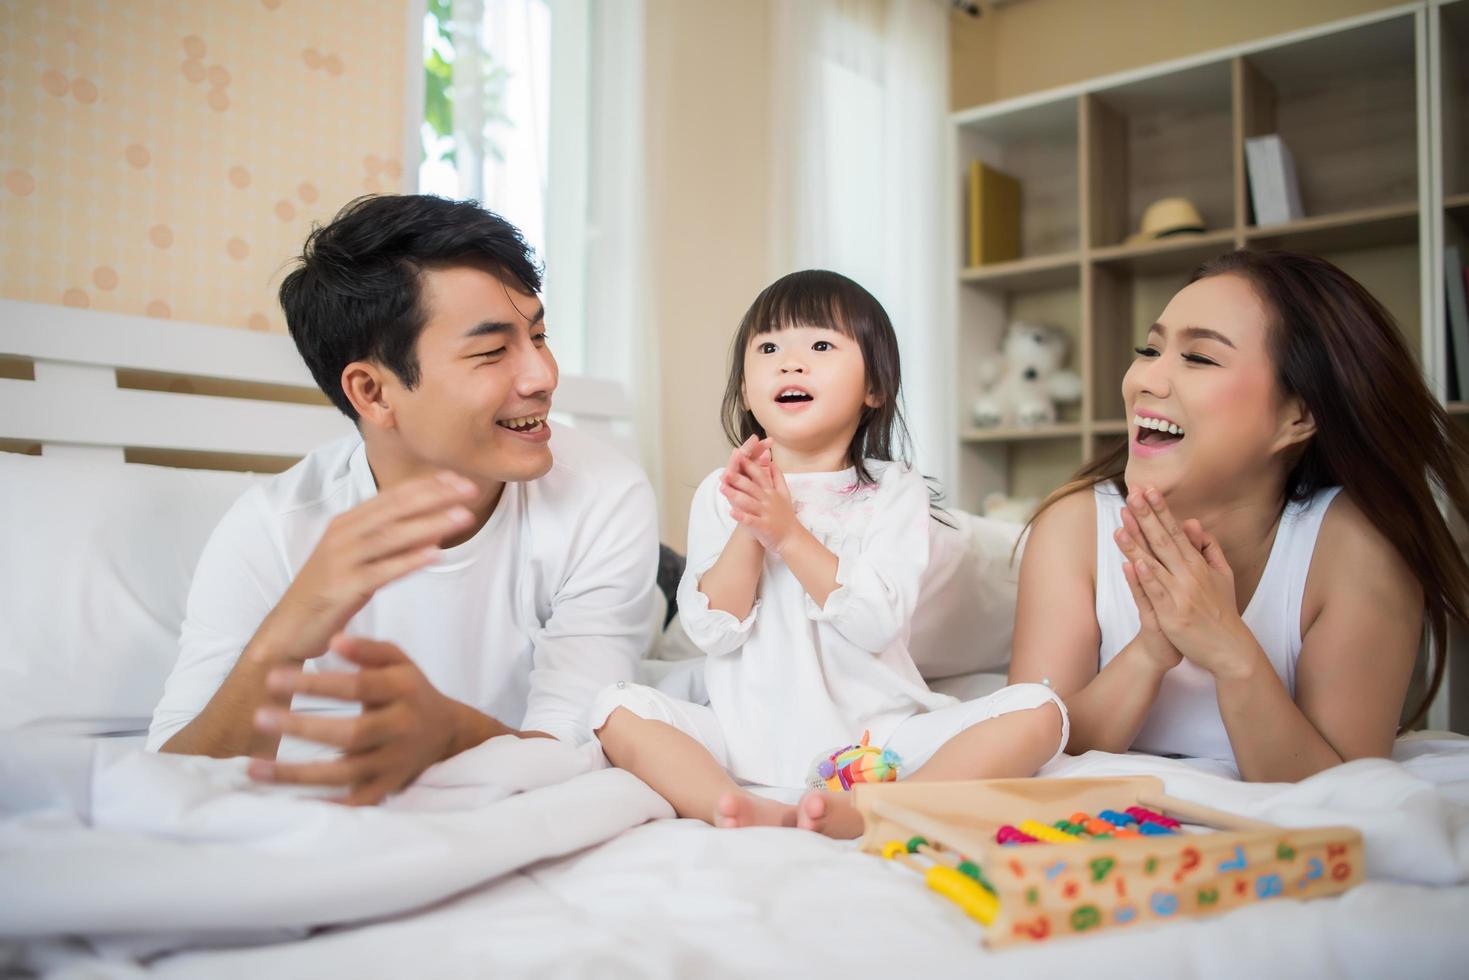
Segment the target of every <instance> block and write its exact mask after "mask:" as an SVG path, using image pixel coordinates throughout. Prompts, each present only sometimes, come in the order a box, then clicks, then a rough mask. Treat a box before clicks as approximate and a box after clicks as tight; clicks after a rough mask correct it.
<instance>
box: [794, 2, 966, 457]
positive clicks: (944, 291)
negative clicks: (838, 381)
mask: <svg viewBox="0 0 1469 980" xmlns="http://www.w3.org/2000/svg"><path fill="white" fill-rule="evenodd" d="M772 34H773V36H772V57H773V69H772V96H773V99H774V104H773V106H772V117H773V126H774V133H773V136H774V139H773V140H772V146H773V147H774V150H773V152H772V172H771V190H772V192H771V209H772V210H771V243H770V255H771V260H772V268H771V274H772V275H771V278H772V279H773V278H775V277H778V276H780V275H784V274H785V273H787V272H791V271H793V270H796V269H803V268H827V269H832V270H834V271H837V272H840V273H842V274H844V275H847V276H850V277H852V278H853V279H855V280H857V281H858V282H860V283H861V284H862V285H863V286H865V287H866V288H867V289H868V290H869V291H871V292H872V294H873V295H874V296H876V297H877V298H878V300H879V301H880V302H881V303H882V304H883V306H884V307H885V308H886V309H887V311H888V314H889V316H891V317H892V320H893V325H894V328H895V329H896V331H897V334H898V344H899V349H900V351H901V355H902V362H903V391H904V411H905V413H906V415H907V421H908V427H909V431H910V433H911V435H912V437H913V449H914V461H915V462H916V464H917V465H918V467H919V468H920V469H921V470H922V471H923V472H924V473H926V474H928V475H930V476H934V477H937V478H938V479H939V480H941V481H943V482H947V480H948V477H949V475H950V474H949V472H948V470H949V467H950V459H951V456H952V446H953V441H954V437H955V436H954V430H953V425H952V419H953V417H954V413H953V412H952V411H951V410H950V400H951V397H952V396H951V394H950V390H951V384H950V374H951V364H950V361H951V356H952V355H951V354H950V353H949V352H947V351H945V350H944V349H943V347H944V346H945V338H946V337H947V336H948V331H947V330H946V329H944V324H945V323H946V322H947V319H948V317H949V316H950V314H949V309H950V306H951V299H950V294H951V293H952V291H953V283H954V277H953V272H954V270H953V269H951V268H950V254H949V250H948V249H946V248H945V242H946V237H945V236H946V235H947V233H948V228H949V224H948V222H947V216H946V213H945V208H946V206H947V205H946V200H947V196H946V193H945V191H946V188H945V183H944V181H945V173H946V169H945V164H944V161H945V156H946V152H947V150H946V148H947V145H948V143H947V139H948V137H947V128H946V120H947V113H948V5H947V4H946V3H943V2H941V0H776V2H775V3H774V4H773V7H772Z"/></svg>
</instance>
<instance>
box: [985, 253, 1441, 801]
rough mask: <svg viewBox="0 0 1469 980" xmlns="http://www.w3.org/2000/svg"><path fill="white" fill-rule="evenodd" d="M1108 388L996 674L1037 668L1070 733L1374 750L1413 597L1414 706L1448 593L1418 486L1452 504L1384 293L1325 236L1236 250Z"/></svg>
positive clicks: (1288, 760) (1308, 765)
mask: <svg viewBox="0 0 1469 980" xmlns="http://www.w3.org/2000/svg"><path fill="white" fill-rule="evenodd" d="M1122 395H1123V400H1124V402H1125V404H1126V412H1127V418H1128V419H1129V420H1130V422H1129V426H1128V441H1127V444H1126V445H1125V446H1122V447H1120V448H1119V449H1118V450H1117V451H1115V452H1113V453H1112V454H1110V455H1109V456H1107V457H1106V458H1104V459H1101V460H1099V461H1097V462H1094V463H1092V464H1091V465H1089V466H1087V467H1085V468H1084V469H1083V470H1082V471H1081V472H1080V474H1079V475H1078V476H1077V478H1076V479H1075V480H1074V481H1073V482H1072V483H1070V484H1068V485H1067V486H1065V487H1063V488H1061V489H1060V490H1058V491H1057V492H1056V493H1055V494H1053V495H1052V497H1051V498H1050V499H1049V500H1048V501H1047V502H1046V503H1045V505H1044V506H1043V507H1042V509H1041V511H1040V512H1039V513H1038V514H1037V516H1036V518H1035V519H1034V523H1033V527H1032V530H1031V532H1030V539H1029V542H1028V544H1027V546H1026V550H1025V557H1024V560H1023V562H1022V565H1021V572H1020V599H1019V607H1018V611H1017V618H1016V625H1015V654H1014V660H1013V662H1012V666H1011V670H1010V678H1011V680H1012V681H1016V680H1035V681H1039V680H1042V679H1043V678H1045V679H1049V681H1050V682H1051V683H1052V684H1054V686H1055V689H1056V690H1057V691H1058V692H1059V693H1060V694H1061V695H1062V696H1063V697H1065V699H1066V703H1067V706H1068V708H1069V709H1070V716H1071V741H1070V744H1069V751H1071V752H1073V753H1076V752H1082V751H1085V750H1087V749H1093V748H1095V749H1104V750H1107V751H1111V752H1123V751H1126V750H1128V749H1130V748H1131V749H1138V750H1142V751H1145V752H1152V753H1157V754H1165V755H1182V756H1190V757H1197V758H1202V759H1211V760H1216V763H1218V764H1220V767H1221V768H1232V769H1234V770H1235V771H1237V772H1238V773H1239V774H1240V775H1241V776H1242V777H1243V778H1245V779H1251V780H1272V781H1292V780H1297V779H1301V778H1302V777H1305V776H1308V775H1310V774H1312V773H1315V772H1319V771H1320V770H1322V769H1325V768H1327V767H1329V766H1334V765H1336V764H1337V763H1340V762H1343V761H1346V760H1349V759H1356V758H1361V757H1363V756H1386V755H1388V754H1389V753H1390V752H1391V750H1392V745H1393V737H1394V734H1395V732H1396V730H1397V725H1398V720H1399V718H1400V717H1401V714H1402V710H1403V703H1404V700H1405V697H1406V693H1407V690H1408V684H1409V680H1410V678H1411V675H1412V673H1413V666H1414V661H1415V658H1416V656H1417V650H1418V646H1419V641H1420V638H1421V635H1422V631H1423V626H1424V620H1425V614H1426V617H1427V622H1428V625H1429V627H1430V629H1431V632H1432V636H1433V639H1434V645H1435V648H1436V651H1437V664H1438V665H1437V669H1436V670H1435V671H1434V673H1433V679H1432V682H1431V683H1430V685H1429V690H1428V696H1427V697H1426V698H1425V699H1424V705H1425V706H1426V705H1427V703H1428V700H1430V699H1431V698H1432V695H1433V692H1434V691H1435V690H1437V688H1438V685H1439V682H1440V680H1441V678H1442V673H1443V663H1444V642H1445V641H1444V628H1445V625H1446V621H1447V619H1448V618H1449V617H1453V618H1455V619H1457V620H1460V621H1462V620H1463V619H1464V616H1465V612H1466V597H1469V567H1466V565H1465V561H1464V556H1463V555H1462V554H1461V553H1460V551H1459V550H1458V548H1457V547H1456V545H1455V543H1454V540H1453V538H1452V536H1451V535H1450V533H1449V529H1448V527H1447V525H1446V523H1445V521H1444V518H1443V516H1442V514H1441V513H1440V511H1439V508H1438V505H1437V503H1436V501H1435V496H1434V495H1435V491H1437V492H1439V493H1441V494H1443V496H1444V498H1446V500H1447V501H1448V502H1449V503H1450V504H1451V505H1452V506H1453V508H1454V509H1455V510H1457V511H1458V512H1459V514H1460V515H1461V516H1464V515H1466V513H1469V495H1466V489H1465V483H1464V478H1463V472H1464V470H1463V466H1464V464H1465V461H1466V458H1469V456H1466V452H1465V448H1464V447H1465V441H1464V437H1463V436H1462V435H1461V434H1460V432H1459V430H1458V429H1457V428H1455V426H1454V425H1453V423H1452V422H1451V421H1450V419H1449V418H1448V417H1447V416H1446V415H1445V413H1444V411H1443V409H1442V408H1441V407H1440V406H1439V405H1438V403H1437V402H1436V401H1435V400H1434V399H1433V396H1432V395H1431V394H1430V393H1429V391H1428V389H1427V388H1426V386H1425V385H1424V382H1423V379H1422V377H1421V376H1420V374H1419V370H1418V366H1417V365H1416V364H1415V363H1414V361H1413V357H1412V355H1411V354H1410V353H1409V351H1408V349H1407V347H1406V346H1405V345H1404V343H1403V339H1402V336H1401V334H1400V333H1399V332H1398V330H1397V328H1396V327H1395V326H1394V324H1393V321H1392V318H1391V316H1390V315H1389V314H1388V313H1387V312H1386V310H1384V309H1383V307H1382V306H1381V304H1379V303H1378V302H1377V300H1376V299H1374V298H1373V297H1372V295H1371V294H1369V293H1368V292H1367V291H1366V290H1365V289H1363V288H1362V287H1361V286H1360V285H1359V284H1358V283H1356V282H1355V281H1353V280H1352V279H1351V278H1350V277H1348V276H1347V275H1346V274H1345V273H1343V272H1342V271H1341V270H1340V269H1337V268H1336V267H1335V266H1333V265H1331V264H1330V263H1329V262H1326V261H1325V260H1323V259H1319V258H1314V257H1311V256H1306V255H1295V254H1291V253H1287V252H1248V251H1245V252H1233V253H1230V254H1228V255H1224V256H1221V257H1220V258H1218V259H1216V260H1214V261H1212V262H1210V263H1208V264H1206V265H1205V266H1204V267H1203V268H1201V269H1200V270H1199V271H1198V272H1197V273H1196V274H1195V276H1194V278H1193V281H1192V282H1191V283H1190V284H1189V285H1188V286H1187V287H1185V288H1184V289H1183V290H1182V291H1181V292H1179V293H1178V295H1176V296H1174V297H1173V300H1172V301H1171V302H1170V303H1169V304H1168V307H1167V309H1165V310H1164V311H1163V313H1162V315H1161V316H1160V317H1159V318H1158V322H1157V323H1155V324H1154V325H1153V326H1152V328H1151V330H1150V331H1149V332H1148V336H1147V340H1146V342H1145V344H1144V345H1143V346H1142V347H1140V348H1138V351H1137V360H1136V361H1134V362H1133V364H1132V367H1131V368H1130V369H1129V370H1128V372H1127V376H1126V378H1125V379H1124V380H1123V383H1122ZM1420 717H1421V711H1420Z"/></svg>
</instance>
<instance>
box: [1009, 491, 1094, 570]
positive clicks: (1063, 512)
mask: <svg viewBox="0 0 1469 980" xmlns="http://www.w3.org/2000/svg"><path fill="white" fill-rule="evenodd" d="M1096 538H1097V507H1096V501H1095V497H1094V495H1093V491H1092V489H1091V488H1090V487H1084V488H1082V489H1080V490H1076V491H1074V492H1072V493H1068V494H1067V495H1066V496H1064V497H1062V498H1060V499H1059V500H1057V501H1055V502H1054V503H1052V504H1051V506H1049V507H1047V508H1046V509H1045V510H1044V511H1043V512H1042V513H1041V514H1040V516H1038V517H1037V518H1036V519H1035V523H1034V524H1032V525H1031V528H1030V532H1029V534H1028V536H1027V538H1026V542H1025V554H1026V557H1027V558H1029V557H1030V556H1031V555H1032V554H1034V555H1035V556H1036V559H1037V560H1038V561H1043V562H1044V563H1045V564H1046V565H1047V566H1048V567H1049V568H1050V569H1053V570H1060V569H1065V568H1072V569H1083V568H1086V569H1092V570H1094V569H1095V567H1096V558H1097V555H1096V551H1097V549H1096Z"/></svg>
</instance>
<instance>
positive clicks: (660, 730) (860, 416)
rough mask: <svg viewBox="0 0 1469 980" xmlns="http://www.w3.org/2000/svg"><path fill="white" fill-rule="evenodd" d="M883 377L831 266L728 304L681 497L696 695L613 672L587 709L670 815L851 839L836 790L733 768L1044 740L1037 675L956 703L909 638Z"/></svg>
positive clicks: (886, 337) (893, 435)
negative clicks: (914, 653)
mask: <svg viewBox="0 0 1469 980" xmlns="http://www.w3.org/2000/svg"><path fill="white" fill-rule="evenodd" d="M898 383H899V372H898V345H897V338H896V337H895V336H894V334H893V328H892V324H891V323H890V322H889V321H888V317H887V314H886V312H884V310H883V308H882V306H881V305H880V304H879V303H878V302H877V300H875V299H874V298H873V297H872V296H871V294H869V293H868V292H867V291H866V290H865V289H863V288H862V287H861V286H859V285H857V284H856V283H855V282H853V281H852V280H850V279H847V278H845V277H844V276H840V275H837V274H836V273H832V272H818V271H808V272H798V273H794V274H792V275H789V276H786V277H785V278H783V279H781V280H779V281H777V282H776V283H774V284H773V285H771V286H770V287H768V288H767V289H766V290H765V291H764V292H762V293H761V294H760V295H759V296H758V297H757V298H756V300H755V303H754V305H753V306H751V307H750V310H749V312H748V313H746V314H745V317H744V320H743V321H742V322H741V324H740V329H739V333H738V335H737V336H736V338H735V342H734V348H733V351H732V365H731V372H730V380H729V386H728V389H727V390H726V392H725V399H724V423H725V431H726V433H727V434H728V435H729V437H730V442H731V443H732V444H735V445H736V447H737V448H736V449H735V450H734V452H733V453H732V454H731V455H730V459H729V463H728V465H727V466H725V467H724V468H723V469H720V470H715V471H714V472H713V473H712V474H710V475H709V477H708V478H707V479H705V480H704V482H703V483H702V484H700V486H699V489H698V491H697V493H696V494H695V496H694V502H693V508H692V511H691V513H690V516H689V555H688V568H687V571H686V572H685V574H684V578H683V581H682V583H681V584H680V588H679V595H678V605H679V614H680V616H681V617H682V619H683V624H684V628H685V630H686V631H687V633H688V635H689V636H690V638H691V639H692V640H693V641H694V643H695V644H697V645H698V646H699V647H700V648H701V649H702V650H704V651H705V653H707V654H708V662H707V665H706V668H705V671H706V680H707V684H708V691H709V705H708V706H707V707H706V706H704V705H695V704H689V703H686V702H679V701H675V700H673V699H671V698H668V697H665V696H663V695H662V694H660V693H658V692H657V691H653V690H651V689H648V688H643V687H638V686H636V685H621V684H620V685H618V686H617V687H616V688H612V689H609V690H608V691H606V692H604V694H603V696H602V697H601V698H599V699H598V703H597V704H596V705H595V706H594V708H593V718H592V721H593V727H594V728H598V729H599V732H598V735H599V737H600V739H601V741H602V747H603V749H604V751H605V752H606V754H607V757H608V758H609V759H611V760H612V762H613V763H614V764H615V765H617V766H620V767H621V768H624V769H627V770H629V771H630V772H632V773H634V774H636V775H637V776H639V777H640V778H642V779H643V780H644V781H645V782H647V783H648V784H649V785H650V786H652V787H653V788H654V789H655V790H657V791H658V792H659V793H661V794H662V795H663V797H664V798H665V799H667V800H668V801H669V802H670V803H671V804H672V805H673V807H674V809H675V810H676V811H677V812H678V814H679V815H680V816H685V817H698V818H701V819H705V820H710V821H711V822H713V823H714V824H715V825H717V826H725V827H742V826H747V825H751V824H771V825H778V826H782V825H783V826H799V827H803V828H806V829H810V830H817V831H821V832H824V833H827V834H830V835H832V836H843V837H850V836H855V835H857V834H858V833H860V832H861V819H860V817H859V816H858V814H857V813H856V811H855V810H854V809H853V808H852V807H851V806H850V805H849V804H848V803H847V801H846V798H845V797H844V796H843V795H842V794H841V793H833V794H823V793H822V792H819V791H815V792H812V793H808V794H807V795H806V796H805V797H803V798H802V800H801V801H800V803H799V804H798V805H796V806H791V805H789V804H782V803H777V802H775V801H773V800H769V799H766V798H764V797H761V796H756V795H754V794H751V793H748V792H746V791H744V790H742V789H741V788H740V783H758V784H764V785H767V786H778V787H795V786H801V785H806V784H809V780H810V777H811V773H812V771H813V766H814V765H815V764H816V763H817V762H818V761H819V760H821V759H824V758H826V757H827V756H828V755H829V754H831V753H832V752H833V751H835V750H837V749H840V748H843V747H845V746H847V745H850V744H852V743H855V742H858V741H859V739H861V738H862V737H863V735H864V733H867V735H868V736H869V737H870V740H871V744H872V745H874V746H882V747H885V748H886V749H888V750H891V753H892V754H891V755H889V756H888V757H887V758H888V759H889V760H890V761H891V760H894V759H895V761H896V763H897V767H898V773H899V775H900V776H902V777H903V778H914V779H972V778H981V777H991V776H1028V775H1030V774H1032V773H1034V772H1035V771H1036V770H1037V769H1039V768H1040V767H1041V766H1042V765H1043V764H1044V763H1046V762H1047V761H1048V760H1050V759H1051V758H1053V757H1055V756H1056V755H1058V754H1060V750H1061V746H1062V745H1064V744H1065V732H1066V718H1065V709H1064V708H1063V707H1062V704H1061V702H1060V700H1059V698H1057V697H1056V696H1055V695H1054V694H1053V693H1052V692H1051V691H1050V689H1048V688H1047V687H1045V686H1043V685H1040V684H1025V685H1020V686H1017V687H1011V688H1006V689H1005V690H1003V691H1000V692H998V693H996V694H994V695H991V696H990V697H988V698H985V699H982V700H979V701H972V702H967V703H963V704H960V703H959V702H957V701H956V700H955V699H954V698H951V697H947V696H944V695H940V694H935V693H934V692H932V691H930V690H929V689H928V687H927V686H926V685H925V684H924V683H923V678H922V677H920V676H919V674H918V670H917V668H916V667H915V666H914V664H913V660H912V658H911V657H910V656H909V654H908V647H907V640H908V625H909V618H910V617H911V616H912V614H913V606H914V602H915V600H916V597H917V595H918V586H919V579H920V576H921V575H922V573H923V570H924V567H925V565H926V564H927V561H928V528H927V524H926V522H927V521H928V520H930V515H929V493H928V487H927V485H926V483H925V482H924V480H923V478H922V477H921V476H920V475H919V474H917V473H915V472H914V471H913V470H912V469H910V468H909V467H908V466H907V465H905V464H904V463H902V462H900V461H899V457H900V455H901V449H902V447H903V445H904V440H905V438H906V432H905V430H904V427H903V422H902V416H901V414H900V412H899V407H898Z"/></svg>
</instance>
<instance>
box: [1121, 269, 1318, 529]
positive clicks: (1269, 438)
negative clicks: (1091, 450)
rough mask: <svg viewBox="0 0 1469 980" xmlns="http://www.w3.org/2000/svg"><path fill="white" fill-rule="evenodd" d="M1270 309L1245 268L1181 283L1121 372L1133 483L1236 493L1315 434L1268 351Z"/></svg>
mask: <svg viewBox="0 0 1469 980" xmlns="http://www.w3.org/2000/svg"><path fill="white" fill-rule="evenodd" d="M1270 322H1271V316H1270V313H1269V311H1268V310H1267V308H1266V307H1265V305H1264V304H1263V303H1262V302H1261V300H1260V298H1259V296H1258V295H1257V294H1256V292H1255V290H1254V289H1253V288H1252V287H1251V286H1250V284H1249V283H1248V282H1246V281H1245V280H1244V279H1242V278H1240V277H1239V276H1234V275H1218V276H1211V277H1209V278H1207V279H1201V280H1199V281H1198V282H1194V283H1191V284H1189V285H1188V286H1185V287H1184V288H1183V289H1182V290H1180V291H1179V292H1178V294H1177V295H1175V296H1174V297H1173V299H1172V300H1171V301H1170V302H1169V303H1168V306H1167V308H1166V309H1164V310H1163V313H1162V315H1161V316H1159V317H1158V322H1157V323H1155V324H1153V326H1152V328H1151V329H1150V330H1149V331H1148V336H1147V340H1146V341H1145V343H1144V345H1143V346H1142V347H1140V348H1138V354H1137V357H1136V359H1135V360H1134V361H1133V363H1132V366H1131V367H1130V368H1129V369H1128V371H1127V375H1126V376H1125V377H1124V378H1123V380H1122V397H1123V401H1124V403H1125V404H1126V407H1127V416H1128V460H1127V471H1126V480H1127V485H1128V487H1130V488H1141V487H1156V488H1157V489H1158V490H1160V491H1162V492H1163V493H1164V494H1165V495H1167V494H1170V493H1172V492H1174V491H1177V490H1179V489H1180V488H1182V489H1183V490H1184V491H1185V493H1186V495H1187V496H1188V497H1189V498H1190V499H1194V500H1200V499H1203V498H1206V497H1207V498H1210V499H1221V500H1223V499H1234V498H1235V497H1236V496H1237V495H1238V494H1239V493H1240V492H1241V491H1243V490H1245V489H1246V488H1247V487H1248V486H1250V485H1251V484H1253V483H1255V482H1256V481H1257V480H1259V479H1260V478H1261V477H1263V476H1265V475H1267V474H1268V473H1269V472H1270V471H1271V470H1272V469H1273V467H1272V463H1275V462H1276V461H1277V457H1278V454H1280V453H1281V452H1283V451H1284V450H1286V449H1287V448H1289V447H1290V446H1291V445H1293V444H1295V443H1297V442H1300V441H1301V439H1302V438H1303V437H1305V436H1309V434H1310V431H1311V430H1310V429H1309V422H1307V423H1306V424H1307V426H1308V428H1307V429H1303V428H1302V427H1301V414H1302V409H1301V408H1300V405H1299V403H1298V402H1297V401H1296V400H1295V399H1288V398H1285V397H1284V396H1283V393H1282V392H1281V391H1280V388H1279V385H1278V383H1277V381H1276V370H1275V365H1274V363H1273V362H1272V360H1271V357H1270V349H1269V331H1270V329H1271V327H1270Z"/></svg>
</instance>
